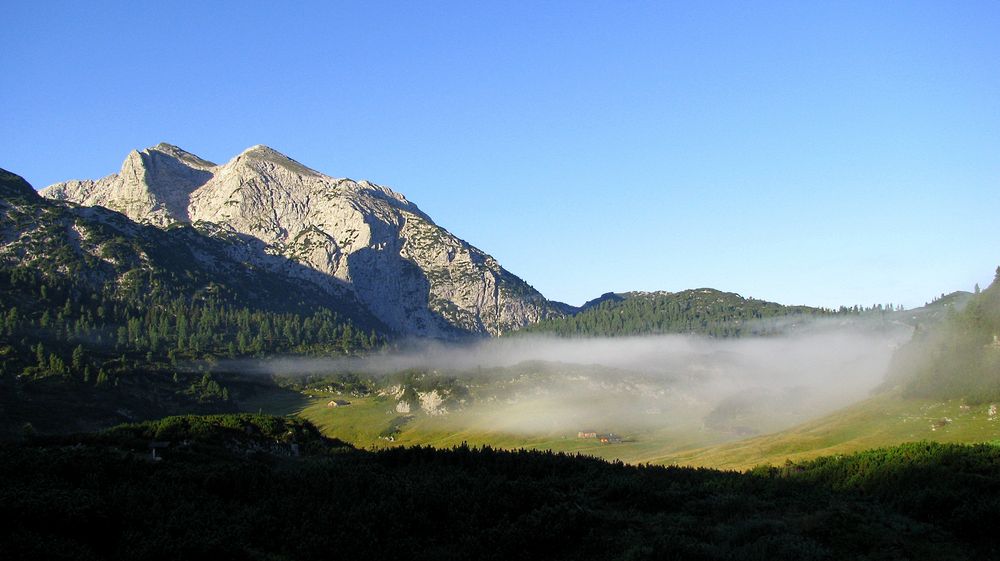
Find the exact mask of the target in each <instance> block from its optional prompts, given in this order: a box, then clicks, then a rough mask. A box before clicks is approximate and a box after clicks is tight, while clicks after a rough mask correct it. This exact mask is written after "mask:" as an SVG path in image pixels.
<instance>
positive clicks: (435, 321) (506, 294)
mask: <svg viewBox="0 0 1000 561" xmlns="http://www.w3.org/2000/svg"><path fill="white" fill-rule="evenodd" d="M42 194H43V195H44V196H46V197H49V198H53V199H59V200H68V201H73V202H77V203H80V204H84V205H101V206H105V207H107V208H111V209H113V210H118V211H120V212H122V213H124V214H126V215H127V216H129V217H130V218H132V219H133V220H136V221H138V222H145V223H149V224H153V225H156V226H159V227H165V226H169V225H171V224H175V223H186V222H190V223H194V224H196V225H197V224H200V223H211V224H213V225H215V227H217V228H218V229H219V230H220V233H221V232H224V231H229V232H233V233H237V234H243V235H247V236H251V237H253V238H255V239H257V240H260V241H261V242H263V246H262V247H261V248H260V252H259V254H258V255H257V256H256V258H257V259H260V258H261V255H279V256H282V257H285V258H288V259H289V260H291V261H294V262H295V263H300V264H302V265H305V266H306V267H307V268H309V269H311V270H313V271H316V272H319V273H321V275H322V278H321V279H319V281H320V282H325V283H326V284H328V285H331V286H340V287H345V288H347V289H349V290H351V291H352V292H353V293H354V294H355V295H356V296H357V298H358V299H359V300H360V301H361V302H362V303H364V305H365V306H366V307H367V308H368V309H369V310H370V311H371V312H372V313H373V314H374V315H375V316H376V317H378V318H379V319H380V320H381V321H382V322H384V323H385V324H386V325H388V326H390V327H391V328H393V329H395V330H397V331H399V332H401V333H407V334H414V335H423V336H445V337H447V336H451V335H456V334H460V333H477V334H494V335H496V334H499V333H503V332H506V331H509V330H513V329H518V328H520V327H522V326H524V325H527V324H530V323H534V322H537V321H539V320H541V319H545V318H548V317H558V316H560V315H562V314H561V312H560V311H559V310H558V309H557V307H555V306H551V305H549V303H548V302H547V301H546V300H545V298H544V297H542V295H541V294H539V293H538V292H537V291H536V290H534V289H533V288H532V287H530V286H529V285H528V284H527V283H525V282H524V281H522V280H521V279H519V278H518V277H516V276H514V275H513V274H511V273H510V272H508V271H507V270H505V269H503V267H501V266H500V264H499V263H497V262H496V260H495V259H493V258H492V257H490V256H489V255H487V254H486V253H484V252H482V251H480V250H479V249H477V248H475V247H473V246H471V245H469V244H468V243H466V242H465V241H463V240H460V239H458V238H457V237H455V236H453V235H452V234H450V233H449V232H448V231H447V230H445V229H443V228H441V227H439V226H437V225H436V224H435V223H434V222H433V221H432V220H431V219H430V217H428V216H427V215H426V214H424V213H423V212H421V211H420V209H419V208H417V206H416V205H414V204H413V203H411V202H409V201H408V200H406V198H405V197H403V196H402V195H400V194H399V193H396V192H395V191H392V190H391V189H389V188H387V187H383V186H380V185H375V184H373V183H369V182H367V181H360V182H358V181H353V180H350V179H334V178H332V177H328V176H326V175H323V174H321V173H319V172H317V171H315V170H312V169H309V168H307V167H306V166H304V165H302V164H300V163H299V162H296V161H295V160H292V159H291V158H288V157H287V156H284V155H283V154H280V153H279V152H277V151H275V150H273V149H271V148H268V147H266V146H254V147H251V148H249V149H247V150H246V151H244V152H243V153H241V154H239V155H237V156H236V157H235V158H233V159H232V160H230V161H229V162H228V163H226V164H224V165H214V164H212V163H211V162H207V161H205V160H203V159H201V158H198V157H197V156H194V155H192V154H189V153H187V152H185V151H183V150H181V149H180V148H177V147H175V146H170V145H167V144H159V145H157V146H155V147H152V148H149V149H146V150H143V151H141V152H132V153H130V154H129V156H128V157H127V158H126V160H125V162H124V163H123V165H122V169H121V171H120V172H119V173H118V174H115V175H111V176H108V177H105V178H103V179H99V180H96V181H68V182H65V183H58V184H56V185H52V186H50V187H48V188H46V189H44V190H43V191H42ZM249 257H250V256H248V258H249ZM313 280H317V279H313Z"/></svg>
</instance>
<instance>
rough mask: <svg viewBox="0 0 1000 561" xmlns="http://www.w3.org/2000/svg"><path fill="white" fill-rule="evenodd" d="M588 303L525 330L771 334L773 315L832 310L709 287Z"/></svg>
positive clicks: (591, 333) (608, 333)
mask: <svg viewBox="0 0 1000 561" xmlns="http://www.w3.org/2000/svg"><path fill="white" fill-rule="evenodd" d="M588 304H589V305H585V306H584V307H583V308H582V309H581V311H579V312H578V313H577V314H575V315H571V316H567V317H564V318H557V319H550V320H545V321H541V322H539V323H537V324H534V325H530V326H528V327H526V328H525V329H524V330H523V331H524V332H525V333H553V334H556V335H560V336H595V337H613V336H628V335H649V334H656V333H698V334H703V335H709V336H712V337H737V336H741V335H763V334H768V333H772V332H775V331H777V330H779V329H780V328H781V325H782V324H780V323H777V322H775V321H773V320H776V319H777V318H795V317H802V318H806V317H818V316H828V315H832V314H833V312H832V311H830V310H825V309H822V308H813V307H809V306H784V305H781V304H777V303H774V302H767V301H764V300H756V299H753V298H744V297H742V296H740V295H739V294H735V293H732V292H722V291H719V290H715V289H711V288H699V289H694V290H684V291H681V292H630V293H625V294H623V295H616V294H606V295H604V296H602V297H601V298H599V299H597V301H595V302H593V303H588ZM855 311H857V310H855Z"/></svg>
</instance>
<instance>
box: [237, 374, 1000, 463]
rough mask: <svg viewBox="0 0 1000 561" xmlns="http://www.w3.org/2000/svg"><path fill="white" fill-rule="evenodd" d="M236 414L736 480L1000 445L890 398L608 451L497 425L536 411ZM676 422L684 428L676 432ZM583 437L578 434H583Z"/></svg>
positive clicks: (321, 401) (309, 408)
mask: <svg viewBox="0 0 1000 561" xmlns="http://www.w3.org/2000/svg"><path fill="white" fill-rule="evenodd" d="M333 399H346V400H349V401H350V402H351V404H350V405H347V406H340V407H330V406H328V403H329V402H330V401H331V400H333ZM241 405H242V407H243V409H245V410H247V411H253V412H258V411H261V412H264V413H272V414H280V415H290V414H295V415H299V416H301V417H303V418H305V419H307V420H309V421H311V422H312V423H313V424H315V425H316V426H317V427H319V429H320V430H321V431H323V433H324V434H326V435H327V436H331V437H336V438H339V439H341V440H344V441H347V442H350V443H352V444H354V445H355V446H358V447H360V448H383V447H388V446H401V445H408V446H412V445H429V446H434V447H439V448H448V447H451V446H455V445H458V444H461V443H463V442H464V443H468V444H471V445H490V446H493V447H497V448H505V449H518V448H526V449H537V450H552V451H556V452H567V453H578V454H585V455H590V456H596V457H600V458H604V459H608V460H621V461H624V462H627V463H652V464H679V465H690V466H706V467H715V468H721V469H736V470H743V469H748V468H751V467H753V466H755V465H759V464H763V463H771V464H782V463H784V462H785V461H786V460H793V461H797V460H805V459H809V458H814V457H817V456H823V455H836V454H847V453H850V452H855V451H859V450H866V449H871V448H877V447H881V446H889V445H895V444H900V443H903V442H911V441H919V440H931V441H937V442H964V443H972V442H989V441H996V440H1000V417H998V418H994V419H990V417H989V415H988V413H987V409H988V406H987V405H978V406H974V407H968V408H966V407H964V406H963V405H962V403H961V402H959V401H957V400H954V401H947V402H935V401H929V400H914V399H903V398H902V397H900V396H898V395H895V394H886V395H881V396H877V397H873V398H870V399H867V400H865V401H862V402H861V403H858V404H855V405H852V406H850V407H847V408H844V409H841V410H839V411H836V412H834V413H832V414H829V415H826V416H823V417H821V418H819V419H816V420H813V421H809V422H806V423H803V424H800V425H798V426H795V427H793V428H791V429H787V430H784V431H780V432H775V433H772V434H767V435H762V436H755V437H751V438H744V439H738V437H736V436H734V435H732V434H726V433H722V432H719V431H713V430H711V429H708V428H706V427H704V425H703V424H702V423H701V419H700V418H699V417H697V416H694V415H691V416H688V417H685V416H674V417H672V418H671V421H670V422H667V423H665V426H664V428H662V429H657V430H651V429H649V428H645V429H636V430H632V431H629V430H627V429H626V430H623V431H622V432H621V433H620V434H619V436H620V437H621V438H622V441H621V442H615V443H610V444H601V443H600V442H599V441H597V440H596V439H593V438H578V437H577V430H575V429H571V428H570V427H565V426H564V427H549V428H545V427H536V428H534V429H532V430H525V429H524V427H522V426H518V425H512V424H510V423H505V418H506V417H505V416H507V417H516V418H519V419H523V418H532V416H535V417H537V418H544V412H543V411H518V412H517V413H518V414H517V415H511V413H512V412H511V409H510V408H509V407H506V408H504V409H503V410H502V411H503V415H501V414H500V413H499V412H498V411H491V410H490V408H489V407H483V406H481V407H477V408H476V409H474V410H471V411H456V412H453V413H451V414H449V415H444V416H437V417H434V416H427V415H423V414H420V415H413V416H408V415H401V414H399V413H397V412H396V411H395V409H394V407H395V401H394V400H392V399H389V398H386V397H381V396H368V397H360V398H359V397H351V396H343V395H337V394H328V393H324V392H317V391H311V392H309V393H308V394H296V393H294V392H288V391H282V392H275V393H274V394H261V395H258V396H257V397H255V398H254V399H252V400H247V401H245V402H243V403H242V404H241ZM528 406H529V405H526V406H525V407H528ZM595 418H599V417H595ZM684 418H687V419H688V420H687V421H684V422H678V419H684ZM393 424H397V425H398V431H397V432H392V431H390V430H389V429H390V427H391V426H392V425H393ZM597 424H598V425H599V423H597ZM584 428H585V427H584V426H583V425H581V426H580V429H581V430H582V429H584ZM586 428H590V427H589V426H588V427H586ZM594 428H596V429H597V430H600V428H599V427H594ZM390 434H391V439H390V438H389V436H390Z"/></svg>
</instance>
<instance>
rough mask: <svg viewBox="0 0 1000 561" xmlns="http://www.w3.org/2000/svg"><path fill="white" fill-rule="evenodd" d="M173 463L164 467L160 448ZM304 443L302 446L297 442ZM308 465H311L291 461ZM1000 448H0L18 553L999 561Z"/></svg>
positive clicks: (243, 422)
mask: <svg viewBox="0 0 1000 561" xmlns="http://www.w3.org/2000/svg"><path fill="white" fill-rule="evenodd" d="M167 435H169V443H167V442H159V443H158V444H156V445H157V446H160V447H161V448H159V449H158V455H159V456H160V457H161V458H162V460H160V461H153V460H151V451H150V449H149V448H148V445H149V444H148V443H149V442H152V441H154V440H157V439H160V438H166V437H167ZM292 444H296V445H297V446H296V448H295V450H294V451H293V449H292ZM296 454H298V455H296ZM998 491H1000V449H998V448H996V447H992V446H986V445H984V446H974V447H970V446H957V445H953V446H949V445H940V444H926V443H922V444H913V445H906V446H902V447H899V448H890V449H884V450H878V451H872V452H866V453H862V454H857V455H853V456H848V457H844V458H825V459H821V460H816V461H813V462H809V463H806V464H800V465H792V464H789V465H786V466H782V467H778V468H767V467H765V468H759V469H757V470H755V471H753V472H751V473H747V474H739V473H732V472H720V471H714V470H708V469H688V468H676V467H651V466H626V465H622V464H620V463H606V462H604V461H600V460H596V459H591V458H583V457H571V456H566V455H562V454H553V453H544V452H526V451H520V452H505V451H498V450H494V449H491V448H481V449H471V448H469V447H465V446H462V447H458V448H455V449H452V450H433V449H429V448H395V449H389V450H386V451H381V452H369V451H362V450H355V449H352V448H350V447H347V446H344V445H343V444H342V443H339V442H334V441H328V440H325V439H323V438H322V437H320V436H318V434H316V433H315V431H314V429H312V428H309V426H308V425H306V424H303V423H302V422H300V421H290V420H285V419H274V418H268V417H261V416H246V415H243V416H221V417H210V418H201V419H199V418H195V417H185V418H180V419H167V420H164V421H158V422H150V423H145V424H142V425H137V426H125V427H118V428H116V429H113V430H110V431H106V432H104V433H102V434H99V435H92V436H81V437H74V438H63V439H61V440H51V439H50V440H36V441H33V442H28V443H22V444H19V445H6V446H3V447H0V499H2V500H0V516H3V517H4V519H5V520H10V521H13V522H11V523H7V524H5V525H3V526H2V527H0V550H3V551H4V552H5V558H6V559H21V558H41V557H45V558H73V559H140V558H141V559H161V558H162V559H177V558H202V557H209V556H210V557H212V558H220V559H341V558H344V559H347V558H350V559H358V558H374V559H391V558H407V559H512V558H516V559H751V560H752V559H935V560H942V559H944V560H946V559H970V558H975V557H978V558H995V557H996V555H997V553H1000V550H998V548H1000V537H998V535H997V534H996V532H995V531H994V530H995V526H994V523H995V520H996V519H997V516H998V515H1000V493H998Z"/></svg>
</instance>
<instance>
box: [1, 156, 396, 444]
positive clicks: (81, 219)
mask: <svg viewBox="0 0 1000 561" xmlns="http://www.w3.org/2000/svg"><path fill="white" fill-rule="evenodd" d="M0 195H2V196H0V241H2V242H3V245H2V249H3V251H0V359H2V361H0V436H10V435H11V434H12V433H16V432H17V431H20V430H22V429H25V430H44V431H52V430H62V431H65V430H72V429H74V428H75V429H77V430H79V429H82V428H87V427H96V426H101V425H103V426H107V425H108V424H112V423H114V422H116V420H117V422H121V421H122V420H127V419H131V418H147V417H150V416H162V415H164V414H169V413H179V412H185V411H190V412H207V411H213V410H214V411H231V410H234V405H233V404H232V403H231V397H232V396H231V395H230V388H229V387H227V380H226V379H225V378H224V377H220V376H218V375H214V374H213V373H211V365H212V364H213V363H214V362H215V361H217V360H219V359H224V358H234V357H259V356H263V355H273V354H317V353H323V354H324V355H330V354H351V353H357V352H365V351H369V350H371V349H373V348H376V347H379V346H381V345H383V344H384V343H385V341H386V338H387V334H386V333H385V332H384V331H383V330H382V328H381V324H379V323H378V322H377V321H374V320H373V319H372V318H371V317H370V316H368V315H367V314H366V313H363V312H361V311H359V310H358V308H357V306H356V303H355V302H352V301H350V300H349V299H346V298H340V297H337V296H336V295H331V294H328V293H325V292H323V291H321V290H320V289H318V288H317V287H315V286H313V285H311V284H310V283H309V282H307V281H305V280H292V279H287V278H283V277H281V276H280V275H277V274H274V273H271V272H268V271H265V270H261V269H259V268H256V267H254V266H253V265H250V264H247V263H243V262H240V261H239V260H236V259H234V258H233V257H231V256H230V255H229V252H231V251H234V247H233V246H230V245H227V242H226V241H224V240H217V239H212V238H209V237H207V236H203V235H201V234H199V233H198V231H197V230H196V229H194V228H192V227H190V226H181V227H177V228H172V229H170V230H168V231H166V232H164V231H161V230H157V229H155V228H151V227H146V226H140V225H138V224H135V223H133V222H131V221H129V220H128V219H126V218H125V217H124V216H122V215H119V214H117V213H114V212H111V211H107V210H104V209H88V208H81V207H76V206H74V205H71V204H67V203H59V202H53V201H48V200H45V199H42V198H41V197H39V196H38V195H37V194H36V193H35V192H34V190H33V189H31V187H30V186H29V185H28V184H27V183H26V182H24V181H23V180H22V179H21V178H19V177H17V176H15V175H13V174H10V173H7V172H2V170H0ZM234 243H238V242H234ZM239 243H242V242H239ZM235 247H236V249H238V246H235ZM25 423H29V425H27V426H22V425H24V424H25ZM62 425H65V426H62Z"/></svg>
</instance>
